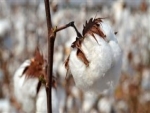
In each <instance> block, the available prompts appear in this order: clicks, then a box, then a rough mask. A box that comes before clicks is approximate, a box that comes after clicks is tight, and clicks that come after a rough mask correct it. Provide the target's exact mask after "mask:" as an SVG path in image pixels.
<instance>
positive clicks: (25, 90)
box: [14, 60, 38, 113]
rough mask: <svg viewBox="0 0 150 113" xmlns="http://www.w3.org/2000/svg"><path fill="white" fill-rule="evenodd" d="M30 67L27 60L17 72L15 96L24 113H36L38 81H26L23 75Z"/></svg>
mask: <svg viewBox="0 0 150 113" xmlns="http://www.w3.org/2000/svg"><path fill="white" fill-rule="evenodd" d="M29 65H30V60H26V61H25V62H24V63H23V64H22V65H21V66H20V67H19V68H18V70H17V71H16V72H15V75H14V94H15V97H16V99H17V101H18V102H19V103H20V104H21V105H22V109H23V111H24V112H27V113H33V112H35V97H36V86H37V84H38V79H26V78H25V76H22V73H23V71H24V69H25V67H26V66H29Z"/></svg>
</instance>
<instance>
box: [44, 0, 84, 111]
mask: <svg viewBox="0 0 150 113" xmlns="http://www.w3.org/2000/svg"><path fill="white" fill-rule="evenodd" d="M44 3H45V12H46V20H47V30H48V67H47V78H48V80H47V85H46V86H47V87H46V94H47V113H52V98H51V94H52V93H51V88H52V83H53V81H52V77H53V76H52V74H53V53H54V41H55V37H56V33H57V32H59V31H61V30H63V29H65V28H67V27H70V26H71V27H73V28H74V29H75V31H76V33H77V34H78V35H79V36H81V34H80V33H79V32H78V30H77V29H76V27H75V25H74V22H70V23H68V24H66V25H64V26H62V27H59V28H57V27H56V29H53V26H52V22H51V13H50V6H49V0H44Z"/></svg>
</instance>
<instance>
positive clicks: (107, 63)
mask: <svg viewBox="0 0 150 113" xmlns="http://www.w3.org/2000/svg"><path fill="white" fill-rule="evenodd" d="M82 35H83V36H82V37H79V38H77V39H76V41H75V42H73V43H72V47H73V49H72V51H71V53H70V55H69V57H68V58H67V60H66V62H65V67H66V69H67V70H68V71H70V72H71V74H72V75H73V78H74V80H75V84H76V86H77V87H78V88H80V89H82V90H84V91H88V92H94V93H98V94H99V93H103V91H104V90H107V89H112V88H113V87H114V86H115V85H116V83H117V81H118V79H119V75H120V70H121V62H122V61H121V57H122V52H121V49H120V47H119V44H118V42H117V39H116V36H115V34H114V32H113V31H112V29H111V27H110V26H109V25H107V24H106V23H104V22H103V21H102V19H101V18H97V19H92V18H91V19H90V20H89V22H86V24H85V26H84V28H83V32H82Z"/></svg>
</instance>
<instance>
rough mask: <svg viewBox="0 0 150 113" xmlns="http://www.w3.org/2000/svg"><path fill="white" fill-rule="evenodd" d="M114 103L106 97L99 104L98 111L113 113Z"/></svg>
mask: <svg viewBox="0 0 150 113" xmlns="http://www.w3.org/2000/svg"><path fill="white" fill-rule="evenodd" d="M112 105H113V101H112V100H111V99H109V98H107V97H104V98H102V99H100V100H99V102H98V109H99V112H101V113H111V112H112Z"/></svg>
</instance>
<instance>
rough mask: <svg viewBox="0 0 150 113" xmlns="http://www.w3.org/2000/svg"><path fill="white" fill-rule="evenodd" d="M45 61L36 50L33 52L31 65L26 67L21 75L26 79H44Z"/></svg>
mask: <svg viewBox="0 0 150 113" xmlns="http://www.w3.org/2000/svg"><path fill="white" fill-rule="evenodd" d="M45 63H46V62H45V60H44V57H43V55H42V54H41V53H40V51H39V49H38V48H37V49H36V51H35V55H34V57H33V58H32V59H31V63H30V65H29V66H28V67H26V68H25V70H24V71H23V74H25V76H26V77H27V78H34V77H38V78H39V77H40V76H41V77H45V75H46V71H45Z"/></svg>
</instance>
